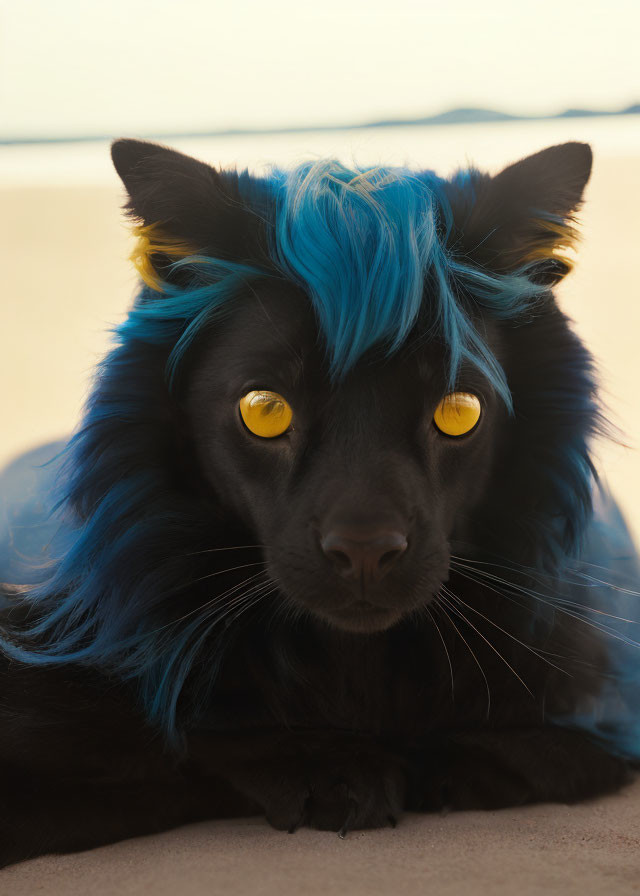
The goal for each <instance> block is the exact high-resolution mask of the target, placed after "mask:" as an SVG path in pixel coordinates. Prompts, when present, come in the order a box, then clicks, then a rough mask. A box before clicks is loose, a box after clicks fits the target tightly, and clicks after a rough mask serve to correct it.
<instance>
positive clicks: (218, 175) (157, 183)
mask: <svg viewBox="0 0 640 896" xmlns="http://www.w3.org/2000/svg"><path fill="white" fill-rule="evenodd" d="M111 158H112V159H113V164H114V167H115V169H116V171H117V172H118V174H119V175H120V178H121V179H122V182H123V184H124V186H125V188H126V190H127V193H128V195H129V199H128V202H127V204H126V209H127V212H128V214H129V215H130V216H131V217H132V218H135V219H137V220H138V221H139V222H140V223H141V224H142V225H144V226H146V227H150V226H152V225H153V226H154V228H155V227H157V228H158V229H159V230H160V231H161V233H162V235H163V237H165V238H168V239H170V240H172V241H176V242H177V243H179V244H181V245H186V246H188V247H190V248H191V249H192V251H194V252H203V253H206V254H207V255H213V256H216V257H220V258H225V259H230V260H233V261H243V262H247V261H252V262H254V263H255V262H256V261H259V260H260V258H261V256H262V255H263V254H264V251H265V250H264V247H265V245H266V239H265V233H264V227H263V222H262V219H261V218H260V217H259V216H258V215H256V214H254V213H252V211H251V209H250V208H249V207H248V206H247V205H246V204H245V203H244V202H243V200H242V198H241V196H240V191H239V187H238V175H237V173H236V172H234V171H225V172H219V171H217V170H216V169H215V168H213V167H211V165H207V164H205V163H204V162H200V161H198V160H197V159H193V158H191V157H190V156H186V155H183V154H182V153H180V152H176V151H175V150H173V149H168V148H167V147H164V146H160V145H158V144H157V143H147V142H144V141H142V140H116V141H115V142H114V143H113V144H112V146H111Z"/></svg>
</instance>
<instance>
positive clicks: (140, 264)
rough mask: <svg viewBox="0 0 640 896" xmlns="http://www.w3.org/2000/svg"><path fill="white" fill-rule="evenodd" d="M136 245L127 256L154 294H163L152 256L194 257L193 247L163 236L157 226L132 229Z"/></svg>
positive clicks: (141, 225)
mask: <svg viewBox="0 0 640 896" xmlns="http://www.w3.org/2000/svg"><path fill="white" fill-rule="evenodd" d="M133 234H134V236H135V237H136V245H135V248H134V250H133V252H132V253H131V255H130V256H129V258H130V259H131V261H132V262H133V264H134V266H135V268H136V270H137V271H138V273H139V274H140V277H141V278H142V280H143V281H144V282H145V283H146V285H147V286H149V287H150V288H151V289H153V290H155V291H156V292H164V287H163V285H162V278H161V277H160V275H159V274H158V272H157V271H156V269H155V267H154V266H153V261H152V257H153V255H154V254H161V255H168V256H169V257H170V258H187V257H188V256H189V255H195V254H196V250H195V249H194V248H193V246H189V245H187V243H183V242H181V241H180V240H178V239H175V238H173V237H169V236H167V235H166V234H164V233H163V232H162V230H161V227H160V225H159V224H138V225H136V226H135V227H134V228H133Z"/></svg>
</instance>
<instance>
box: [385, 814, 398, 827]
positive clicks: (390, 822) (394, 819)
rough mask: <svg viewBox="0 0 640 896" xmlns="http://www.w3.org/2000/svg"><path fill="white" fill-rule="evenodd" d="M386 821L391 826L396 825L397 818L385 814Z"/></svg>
mask: <svg viewBox="0 0 640 896" xmlns="http://www.w3.org/2000/svg"><path fill="white" fill-rule="evenodd" d="M387 821H388V822H389V825H390V826H391V827H392V828H397V827H398V819H397V818H396V817H395V815H387Z"/></svg>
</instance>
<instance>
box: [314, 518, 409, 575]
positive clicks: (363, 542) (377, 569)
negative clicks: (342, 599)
mask: <svg viewBox="0 0 640 896" xmlns="http://www.w3.org/2000/svg"><path fill="white" fill-rule="evenodd" d="M320 547H321V548H322V550H323V551H324V553H325V555H326V557H327V558H328V559H329V560H330V562H331V564H332V566H333V567H334V569H335V570H336V572H338V573H339V574H340V575H341V576H342V577H343V578H345V579H356V580H362V581H363V582H365V583H367V582H377V581H379V580H380V579H381V578H382V577H383V576H384V575H386V574H387V573H388V572H389V570H390V569H391V568H392V567H393V566H394V565H395V564H396V563H397V561H398V560H399V559H400V557H401V556H402V555H403V554H404V552H405V551H406V550H407V537H406V535H404V534H403V533H402V532H396V531H377V532H372V533H364V532H356V531H348V530H340V529H334V530H333V531H331V532H327V534H326V535H324V536H322V538H321V539H320Z"/></svg>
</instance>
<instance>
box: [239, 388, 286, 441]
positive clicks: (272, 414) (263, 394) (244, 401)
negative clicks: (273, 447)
mask: <svg viewBox="0 0 640 896" xmlns="http://www.w3.org/2000/svg"><path fill="white" fill-rule="evenodd" d="M240 414H241V416H242V419H243V420H244V424H245V426H246V427H247V429H248V430H249V431H250V432H252V433H253V434H254V436H260V437H261V438H262V439H274V438H275V437H276V436H281V435H282V433H283V432H286V431H287V430H288V429H289V427H290V426H291V420H292V418H293V411H292V410H291V405H290V404H289V402H288V401H287V400H286V399H285V398H283V397H282V395H278V393H277V392H269V391H268V390H267V389H256V390H254V391H253V392H247V394H246V395H245V396H244V397H243V398H241V399H240Z"/></svg>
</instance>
